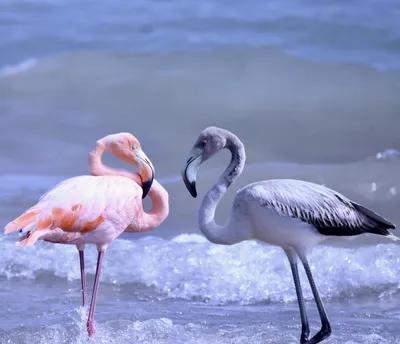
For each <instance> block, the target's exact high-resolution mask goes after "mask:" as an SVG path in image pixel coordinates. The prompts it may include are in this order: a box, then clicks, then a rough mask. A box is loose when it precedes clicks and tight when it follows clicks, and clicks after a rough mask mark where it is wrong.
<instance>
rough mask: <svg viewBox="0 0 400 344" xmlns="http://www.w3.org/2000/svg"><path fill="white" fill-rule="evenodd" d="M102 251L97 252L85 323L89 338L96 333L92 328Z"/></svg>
mask: <svg viewBox="0 0 400 344" xmlns="http://www.w3.org/2000/svg"><path fill="white" fill-rule="evenodd" d="M103 256H104V251H99V255H98V258H97V268H96V275H95V277H94V287H93V294H92V301H91V303H90V310H89V316H88V321H87V329H88V333H89V336H92V335H93V334H95V333H96V330H95V328H94V312H95V311H96V300H97V293H98V290H99V282H100V272H101V264H102V262H103Z"/></svg>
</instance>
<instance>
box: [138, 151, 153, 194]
mask: <svg viewBox="0 0 400 344" xmlns="http://www.w3.org/2000/svg"><path fill="white" fill-rule="evenodd" d="M134 153H135V155H136V158H137V161H138V162H139V175H140V179H141V180H142V189H143V195H142V199H143V198H145V197H146V196H147V194H148V193H149V191H150V188H151V185H152V184H153V180H154V174H155V172H154V166H153V164H152V163H151V161H150V159H149V158H148V157H147V156H146V154H144V152H143V151H142V150H141V149H135V150H134Z"/></svg>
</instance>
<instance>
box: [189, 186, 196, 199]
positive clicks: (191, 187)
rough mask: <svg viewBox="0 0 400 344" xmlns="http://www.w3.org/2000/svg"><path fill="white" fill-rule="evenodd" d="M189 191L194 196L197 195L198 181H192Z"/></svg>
mask: <svg viewBox="0 0 400 344" xmlns="http://www.w3.org/2000/svg"><path fill="white" fill-rule="evenodd" d="M189 192H190V194H191V195H192V197H193V198H196V197H197V190H196V182H191V183H190V188H189Z"/></svg>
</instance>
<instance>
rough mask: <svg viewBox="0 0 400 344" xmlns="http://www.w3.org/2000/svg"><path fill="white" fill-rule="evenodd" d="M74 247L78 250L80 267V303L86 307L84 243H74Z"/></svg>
mask: <svg viewBox="0 0 400 344" xmlns="http://www.w3.org/2000/svg"><path fill="white" fill-rule="evenodd" d="M76 247H77V249H78V251H79V264H80V267H81V283H82V304H83V307H86V304H87V288H86V273H85V258H84V249H85V245H76Z"/></svg>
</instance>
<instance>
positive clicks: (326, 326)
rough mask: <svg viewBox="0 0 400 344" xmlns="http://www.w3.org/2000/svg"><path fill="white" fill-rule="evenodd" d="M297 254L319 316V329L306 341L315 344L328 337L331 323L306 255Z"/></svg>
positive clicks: (308, 343)
mask: <svg viewBox="0 0 400 344" xmlns="http://www.w3.org/2000/svg"><path fill="white" fill-rule="evenodd" d="M297 254H298V255H299V257H300V260H301V262H302V263H303V266H304V270H305V271H306V274H307V278H308V281H309V282H310V287H311V290H312V292H313V294H314V299H315V303H316V304H317V308H318V312H319V317H320V318H321V329H320V330H319V331H318V332H317V333H316V334H315V335H314V337H312V338H311V339H310V340H309V341H308V342H306V343H307V344H316V343H320V342H322V341H323V340H324V339H326V338H328V337H329V336H330V335H331V333H332V329H331V324H330V323H329V319H328V316H327V315H326V311H325V307H324V304H323V303H322V300H321V297H320V296H319V292H318V289H317V286H316V285H315V282H314V278H313V275H312V273H311V269H310V266H309V265H308V261H307V257H306V256H305V254H304V253H303V252H297Z"/></svg>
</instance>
